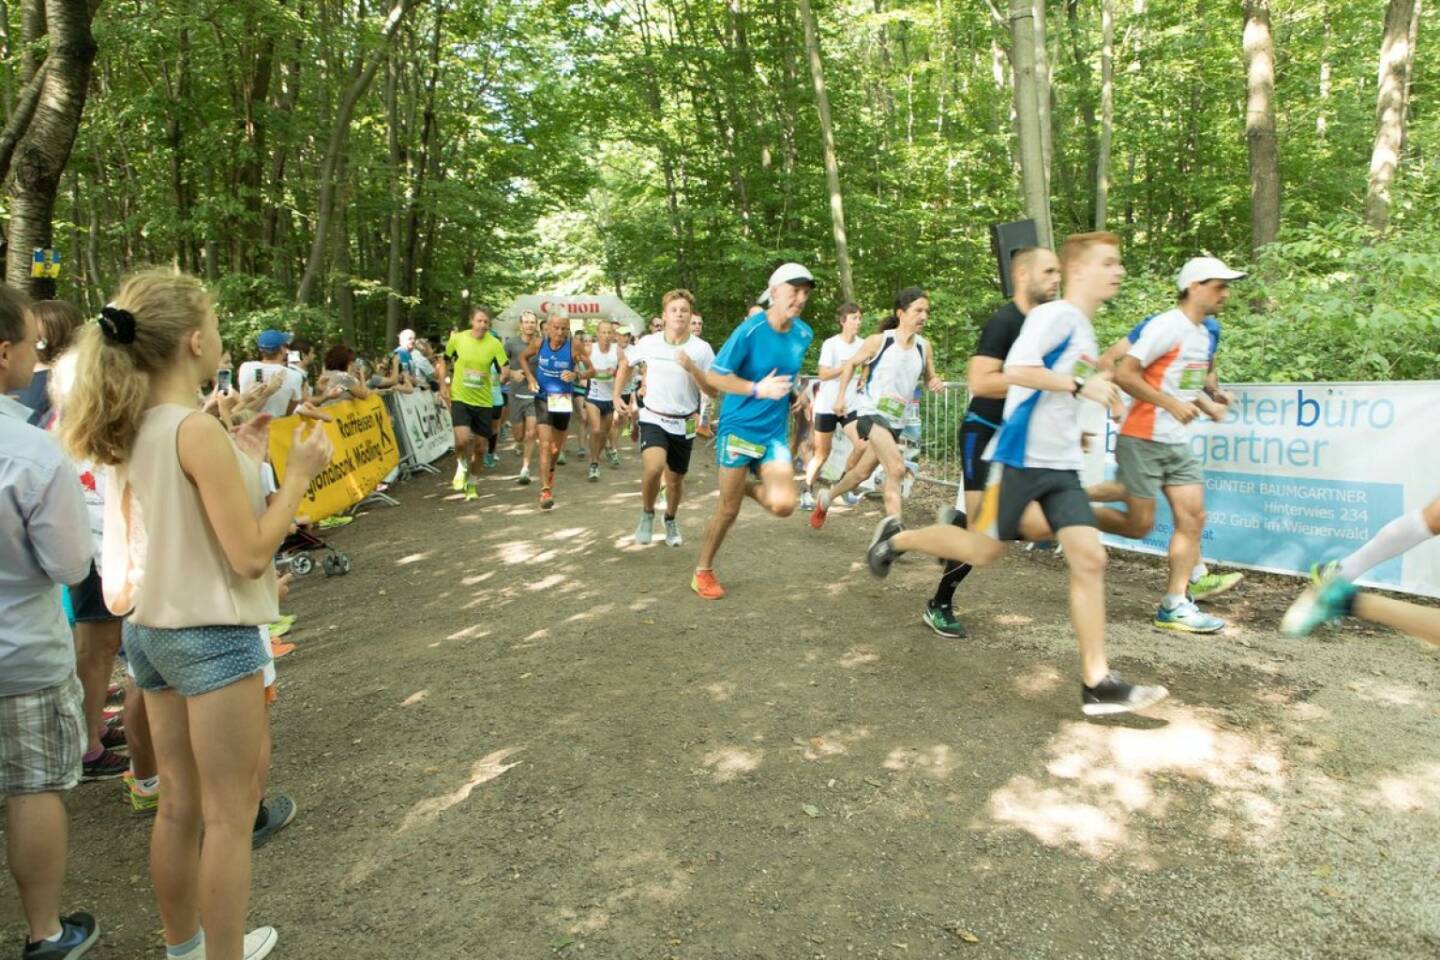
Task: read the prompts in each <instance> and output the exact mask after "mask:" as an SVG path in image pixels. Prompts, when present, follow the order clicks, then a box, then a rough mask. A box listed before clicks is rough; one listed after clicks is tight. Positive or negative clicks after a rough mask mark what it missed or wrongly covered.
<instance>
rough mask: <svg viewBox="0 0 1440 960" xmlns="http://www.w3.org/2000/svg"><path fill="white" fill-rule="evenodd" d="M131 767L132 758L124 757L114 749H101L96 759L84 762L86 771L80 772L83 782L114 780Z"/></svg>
mask: <svg viewBox="0 0 1440 960" xmlns="http://www.w3.org/2000/svg"><path fill="white" fill-rule="evenodd" d="M129 769H130V759H129V758H128V757H122V756H121V755H120V754H118V753H116V752H115V751H114V750H107V749H105V748H103V747H102V748H101V749H100V756H98V757H96V758H95V759H94V760H86V761H85V762H84V771H83V772H82V773H81V774H80V780H81V781H82V782H89V781H94V780H114V779H116V778H118V777H121V776H123V775H124V774H125V771H126V770H129Z"/></svg>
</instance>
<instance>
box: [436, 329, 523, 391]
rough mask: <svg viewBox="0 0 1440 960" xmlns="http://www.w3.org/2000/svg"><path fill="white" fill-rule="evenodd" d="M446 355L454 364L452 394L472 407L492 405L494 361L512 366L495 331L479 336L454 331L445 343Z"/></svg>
mask: <svg viewBox="0 0 1440 960" xmlns="http://www.w3.org/2000/svg"><path fill="white" fill-rule="evenodd" d="M445 356H447V357H449V358H450V361H451V362H452V363H453V364H454V370H453V371H451V374H450V397H451V399H453V400H459V401H460V402H461V403H465V404H469V405H470V406H472V407H488V406H491V405H492V404H491V401H490V371H491V369H492V364H499V365H500V366H502V367H504V366H509V364H510V358H509V357H508V356H507V355H506V354H505V345H504V344H503V343H501V342H500V338H499V337H497V336H495V335H494V334H486V335H485V336H484V337H483V338H480V339H476V338H475V337H474V336H472V335H471V333H470V331H469V330H461V331H460V332H459V333H452V334H451V335H450V339H449V340H448V341H446V343H445Z"/></svg>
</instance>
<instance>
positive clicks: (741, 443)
mask: <svg viewBox="0 0 1440 960" xmlns="http://www.w3.org/2000/svg"><path fill="white" fill-rule="evenodd" d="M715 459H716V462H717V463H719V464H720V466H722V467H727V468H731V469H734V468H736V467H741V468H746V467H748V468H749V469H750V470H753V471H755V472H757V473H758V472H759V470H760V468H761V467H763V466H764V465H765V464H767V463H786V464H788V463H790V462H792V460H791V457H790V442H789V438H788V437H786V436H785V434H783V433H782V434H778V435H776V436H770V437H766V438H765V439H763V440H755V439H752V438H750V437H743V436H741V435H740V434H738V433H731V432H728V431H727V432H725V433H721V434H720V435H719V436H718V437H717V438H716V440H715Z"/></svg>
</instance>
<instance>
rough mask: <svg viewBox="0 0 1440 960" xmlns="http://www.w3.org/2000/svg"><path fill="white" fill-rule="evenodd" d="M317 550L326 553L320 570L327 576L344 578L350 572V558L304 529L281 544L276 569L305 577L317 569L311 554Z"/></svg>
mask: <svg viewBox="0 0 1440 960" xmlns="http://www.w3.org/2000/svg"><path fill="white" fill-rule="evenodd" d="M316 550H323V551H325V556H324V557H322V558H321V560H320V569H322V570H324V571H325V576H327V577H343V576H345V574H347V573H349V572H350V558H349V557H347V556H346V555H345V554H343V553H341V552H340V551H339V550H336V549H335V548H334V547H332V546H330V544H328V543H326V542H325V541H324V540H322V539H321V538H319V537H317V536H316V535H315V534H313V533H311V532H310V531H309V530H307V529H305V528H304V527H299V528H297V529H296V530H295V532H294V533H292V534H290V535H289V536H288V537H286V538H285V540H284V541H283V542H282V543H281V544H280V550H279V551H278V552H277V553H276V554H275V569H276V571H277V572H279V573H284V572H285V571H287V570H288V571H290V572H291V573H293V574H295V576H297V577H303V576H305V575H306V574H308V573H310V572H311V571H312V570H314V569H315V561H314V559H313V558H312V557H311V556H310V554H311V553H312V552H313V551H316Z"/></svg>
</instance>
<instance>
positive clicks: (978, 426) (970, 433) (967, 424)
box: [957, 413, 999, 491]
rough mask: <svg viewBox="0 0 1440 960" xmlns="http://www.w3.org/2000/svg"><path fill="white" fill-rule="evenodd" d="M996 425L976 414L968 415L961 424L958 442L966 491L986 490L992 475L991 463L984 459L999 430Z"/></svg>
mask: <svg viewBox="0 0 1440 960" xmlns="http://www.w3.org/2000/svg"><path fill="white" fill-rule="evenodd" d="M998 429H999V427H997V426H996V425H995V424H993V423H991V422H990V421H989V420H985V419H982V418H980V417H977V416H975V415H974V414H968V413H967V414H966V415H965V419H964V421H963V422H962V423H961V424H960V435H959V437H958V438H957V442H958V444H959V447H960V470H961V473H962V475H963V476H964V478H965V489H966V490H975V491H980V490H984V489H985V478H986V477H988V476H989V475H990V461H989V460H986V459H984V457H985V448H986V447H988V446H990V441H991V439H992V438H993V437H994V436H995V431H996V430H998Z"/></svg>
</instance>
